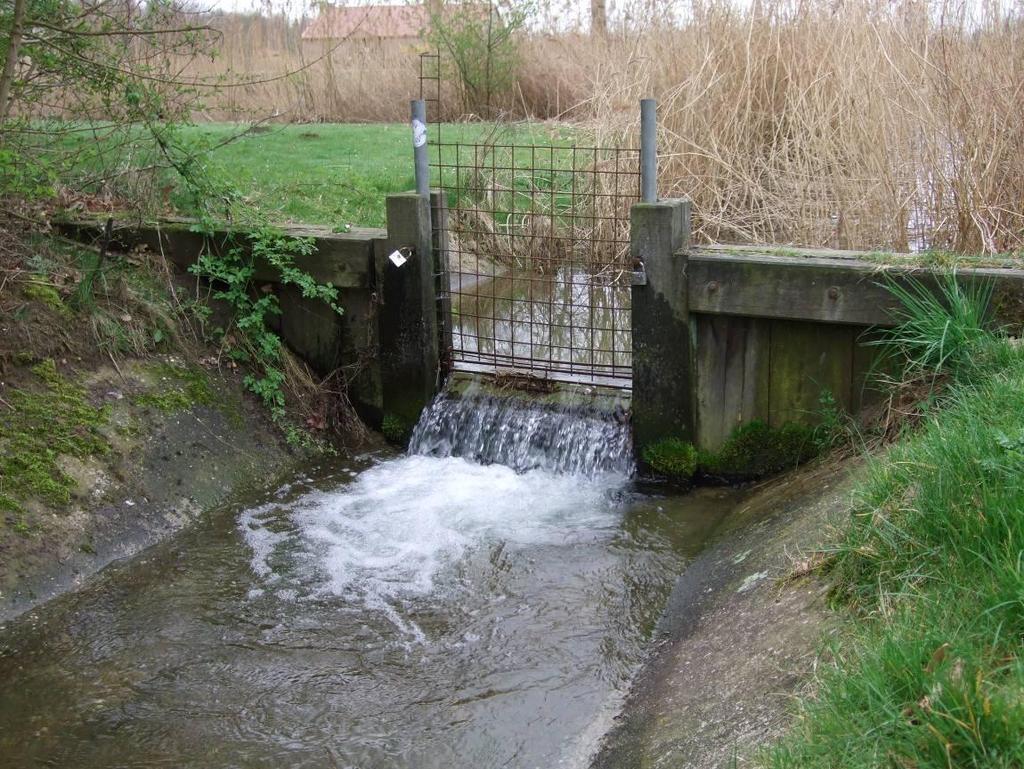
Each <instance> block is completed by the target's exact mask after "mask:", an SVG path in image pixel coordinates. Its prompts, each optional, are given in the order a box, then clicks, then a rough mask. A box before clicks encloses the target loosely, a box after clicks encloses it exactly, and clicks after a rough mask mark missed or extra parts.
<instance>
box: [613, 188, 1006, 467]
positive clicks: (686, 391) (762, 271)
mask: <svg viewBox="0 0 1024 769" xmlns="http://www.w3.org/2000/svg"><path fill="white" fill-rule="evenodd" d="M689 223H690V203H689V201H687V200H664V201H660V202H657V203H641V204H637V205H636V206H634V208H633V211H632V233H631V247H632V251H633V256H634V259H635V260H638V262H642V266H643V270H644V272H645V274H646V280H644V281H639V282H638V285H634V286H633V289H632V292H633V294H632V302H633V328H632V331H633V399H632V409H633V416H632V418H633V431H634V443H635V445H636V446H637V447H638V448H641V449H642V447H643V446H645V445H649V444H651V443H654V442H656V441H658V440H661V439H663V438H668V437H677V438H681V439H683V440H686V441H689V442H691V443H693V444H695V445H696V446H697V447H699V448H701V449H707V450H709V451H715V450H717V449H718V448H720V447H721V446H722V444H723V443H724V442H725V441H726V439H727V438H728V437H729V435H730V434H731V433H732V432H733V431H734V430H735V429H736V428H738V427H740V426H742V425H744V424H747V423H750V422H752V421H755V420H759V421H761V422H764V423H766V424H768V426H769V427H781V426H782V425H784V424H786V423H790V422H795V423H801V424H809V423H813V422H814V421H815V420H816V419H817V418H819V415H820V413H821V411H822V408H821V404H822V398H823V394H825V393H827V397H828V398H829V399H831V402H833V403H834V404H835V405H836V406H837V407H839V408H841V409H842V410H844V411H846V412H847V413H850V414H858V413H859V412H860V411H861V410H862V409H863V407H864V406H866V405H868V404H869V403H870V402H871V400H872V399H873V398H877V397H879V395H880V393H879V392H878V391H877V389H874V388H873V387H872V377H871V376H870V375H871V373H872V371H873V370H874V369H876V368H877V366H878V365H879V363H880V360H879V355H880V348H879V347H878V346H877V345H872V344H871V342H872V341H873V340H874V339H877V338H878V337H877V334H876V333H874V331H875V330H877V329H883V328H886V327H891V326H893V325H894V324H895V322H896V318H897V317H898V315H897V312H898V310H899V302H898V301H897V299H896V297H895V296H894V295H893V293H892V292H891V291H890V290H889V288H888V287H887V285H886V284H887V281H893V282H896V283H900V282H902V283H904V284H905V283H906V282H907V281H908V280H910V279H914V280H917V281H920V283H921V284H922V285H925V286H933V287H935V288H936V290H937V289H938V283H937V278H938V276H937V274H936V273H935V272H934V271H931V270H928V269H924V268H909V267H893V266H887V265H886V259H885V257H884V255H875V256H874V257H873V258H872V259H870V260H869V259H868V256H869V255H868V254H867V253H864V252H855V251H834V250H811V249H792V248H785V249H782V248H773V247H770V246H762V247H750V246H724V245H712V246H696V245H692V244H691V243H690V233H689ZM957 277H958V279H959V280H961V281H966V282H977V281H982V282H989V283H991V284H992V286H993V303H992V312H993V314H994V316H995V320H996V321H997V322H1000V323H1003V324H1009V325H1010V326H1014V325H1016V326H1019V325H1020V321H1021V319H1022V317H1024V316H1022V312H1021V311H1022V308H1024V271H1021V270H1014V269H1002V268H1000V269H994V268H993V269H969V270H961V271H959V272H958V273H957ZM638 454H639V452H638Z"/></svg>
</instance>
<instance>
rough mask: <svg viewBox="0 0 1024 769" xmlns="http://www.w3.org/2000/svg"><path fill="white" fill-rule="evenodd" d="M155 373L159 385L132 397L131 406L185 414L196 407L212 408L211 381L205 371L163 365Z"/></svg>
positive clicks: (167, 364)
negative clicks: (186, 410)
mask: <svg viewBox="0 0 1024 769" xmlns="http://www.w3.org/2000/svg"><path fill="white" fill-rule="evenodd" d="M153 373H154V374H155V375H156V378H157V383H156V384H155V385H154V386H153V387H152V388H151V389H149V390H147V391H146V392H142V393H139V394H137V395H134V396H133V397H132V402H133V403H134V404H136V405H137V406H147V407H150V408H155V409H158V410H160V411H163V412H167V413H169V412H174V411H184V410H185V409H190V408H192V407H193V406H210V405H213V403H214V397H213V391H212V390H211V389H210V381H209V378H208V377H207V375H206V372H204V371H203V370H202V369H199V368H191V367H187V366H178V365H174V364H171V363H161V364H159V365H158V366H157V367H156V369H155V370H154V372H153Z"/></svg>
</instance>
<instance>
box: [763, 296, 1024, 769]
mask: <svg viewBox="0 0 1024 769" xmlns="http://www.w3.org/2000/svg"><path fill="white" fill-rule="evenodd" d="M953 293H954V292H953V291H952V286H951V284H946V292H945V294H946V298H947V299H949V298H951V297H950V294H953ZM906 297H907V298H908V299H910V300H913V303H912V304H911V305H910V307H912V308H914V309H913V313H915V314H912V315H910V316H908V321H907V322H908V325H905V326H904V327H902V332H901V331H900V330H897V331H896V332H895V333H896V334H897V339H901V338H902V339H904V340H906V339H907V338H909V340H910V341H912V342H913V344H908V345H906V346H905V348H904V349H905V351H906V352H907V353H908V354H909V355H910V356H911V358H910V360H909V364H910V366H911V369H913V368H914V367H918V366H925V365H926V366H929V367H944V370H946V371H949V372H951V376H952V379H951V382H950V384H948V385H947V390H946V391H945V393H944V395H943V397H942V400H941V406H942V407H941V408H939V409H937V410H935V411H933V412H931V413H930V414H929V416H928V418H927V420H926V421H925V422H924V424H923V427H922V428H921V429H920V431H919V432H917V433H916V434H914V435H911V436H910V437H907V438H904V440H903V441H902V442H900V443H898V444H896V445H895V446H894V447H893V448H891V449H890V451H889V452H888V454H887V455H886V456H885V457H883V458H881V459H878V460H875V461H873V462H871V463H870V465H869V468H868V471H867V474H866V477H865V478H864V479H863V480H862V482H861V484H860V486H859V488H858V493H857V496H856V502H855V506H854V509H853V511H852V515H851V518H850V521H849V525H848V527H847V528H846V530H845V532H844V534H843V535H842V536H841V537H840V539H839V541H838V542H836V543H835V545H834V546H833V547H832V548H831V560H830V570H831V574H832V576H833V579H834V596H835V598H836V600H837V601H838V602H839V603H840V604H841V605H842V606H845V607H847V608H848V610H849V611H850V612H852V614H853V616H854V617H855V618H857V619H858V620H859V621H858V622H857V623H855V625H854V627H853V630H852V631H851V633H850V634H849V635H848V636H846V637H844V638H842V639H840V640H839V641H838V642H837V643H836V644H835V646H834V648H833V649H832V654H831V660H830V663H829V664H827V665H825V666H823V667H822V668H819V671H820V672H819V676H818V680H817V682H816V683H817V685H816V687H815V690H814V694H813V696H811V697H808V698H807V699H805V700H804V701H803V702H802V703H801V706H800V712H799V719H798V721H797V724H796V726H795V728H794V729H793V730H792V731H791V732H790V733H789V735H788V736H787V737H785V738H784V739H783V740H782V742H781V743H780V744H779V745H777V746H775V747H774V748H773V749H771V750H770V751H768V752H767V753H766V754H765V756H764V757H763V758H764V763H765V764H766V765H767V766H771V767H774V768H775V769H791V768H795V767H800V768H801V769H816V768H818V767H820V768H822V769H824V768H825V767H840V766H841V767H844V769H846V768H848V769H862V768H863V769H867V767H879V766H886V767H895V768H899V769H902V768H903V767H914V768H915V769H948V768H949V767H951V766H956V767H978V768H979V769H980V768H981V767H985V768H986V769H988V768H993V769H999V768H1003V769H1010V768H1011V767H1020V766H1024V740H1022V739H1021V735H1024V655H1022V649H1024V646H1022V639H1024V515H1022V514H1021V511H1022V510H1024V350H1021V349H1020V348H1019V347H1018V346H1016V345H1013V344H1011V343H1010V342H1009V341H1008V340H1005V339H1001V338H999V337H998V336H997V335H995V334H994V333H992V332H988V331H983V330H979V328H980V325H981V321H982V320H983V318H984V307H985V295H984V294H983V293H979V294H973V295H969V294H963V295H956V294H954V296H953V297H952V298H954V299H956V300H957V301H954V302H947V303H946V304H944V305H943V306H944V307H945V311H946V319H945V321H944V322H939V321H940V319H941V313H940V312H939V309H938V306H937V305H932V304H930V303H928V302H926V301H924V297H923V296H921V295H920V294H919V293H913V292H912V293H909V294H907V295H906ZM971 303H973V306H968V305H969V304H971ZM908 312H911V310H910V309H908ZM925 320H927V322H925ZM958 324H959V325H960V327H959V328H958V327H957V326H958ZM901 333H904V334H907V337H900V334H901ZM929 333H930V334H931V335H932V336H931V338H929V336H928V334H929Z"/></svg>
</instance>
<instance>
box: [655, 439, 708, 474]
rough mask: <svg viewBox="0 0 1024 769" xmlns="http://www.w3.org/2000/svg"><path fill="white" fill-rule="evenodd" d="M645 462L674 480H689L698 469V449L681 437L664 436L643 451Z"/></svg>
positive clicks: (658, 472) (657, 471)
mask: <svg viewBox="0 0 1024 769" xmlns="http://www.w3.org/2000/svg"><path fill="white" fill-rule="evenodd" d="M643 460H644V463H645V464H646V465H647V466H648V467H649V468H650V469H651V470H653V471H654V472H655V473H657V474H658V475H663V476H665V477H666V478H669V479H671V480H673V481H677V482H678V481H689V480H690V479H691V478H692V477H693V474H694V473H695V472H696V470H697V449H695V448H694V446H693V444H692V443H689V442H687V441H684V440H682V439H680V438H662V439H661V440H660V441H657V442H656V443H652V444H651V445H650V446H647V447H646V448H645V449H644V451H643Z"/></svg>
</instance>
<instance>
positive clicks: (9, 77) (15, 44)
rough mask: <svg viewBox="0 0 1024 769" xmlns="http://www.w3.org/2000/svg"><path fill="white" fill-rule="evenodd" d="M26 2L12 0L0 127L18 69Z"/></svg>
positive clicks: (0, 92) (1, 81)
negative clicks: (12, 7)
mask: <svg viewBox="0 0 1024 769" xmlns="http://www.w3.org/2000/svg"><path fill="white" fill-rule="evenodd" d="M27 8H28V0H14V15H13V17H12V19H11V37H10V42H8V44H7V58H6V60H5V61H4V71H3V73H2V74H0V125H3V123H4V122H6V121H7V113H8V112H9V110H10V101H11V84H12V83H13V82H14V71H15V70H16V69H17V68H18V52H19V50H20V49H21V31H22V27H24V25H25V10H26V9H27Z"/></svg>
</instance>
